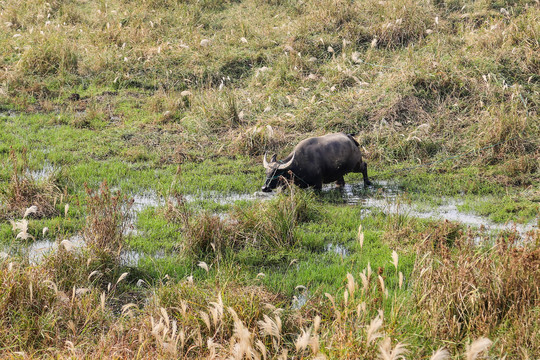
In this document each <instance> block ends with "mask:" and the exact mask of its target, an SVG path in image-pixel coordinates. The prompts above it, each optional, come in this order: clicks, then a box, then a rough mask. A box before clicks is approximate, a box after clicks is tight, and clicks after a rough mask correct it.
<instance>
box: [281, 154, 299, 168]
mask: <svg viewBox="0 0 540 360" xmlns="http://www.w3.org/2000/svg"><path fill="white" fill-rule="evenodd" d="M295 155H296V152H294V153H293V155H292V158H291V160H289V161H287V162H286V163H285V164H281V165H279V166H278V169H279V170H286V169H288V168H289V167H290V166H291V165H292V163H293V161H294V157H295Z"/></svg>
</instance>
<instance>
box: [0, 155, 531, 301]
mask: <svg viewBox="0 0 540 360" xmlns="http://www.w3.org/2000/svg"><path fill="white" fill-rule="evenodd" d="M57 171H58V169H57V168H54V167H53V166H51V165H50V164H46V165H45V166H44V167H43V168H42V169H40V170H32V171H29V172H28V174H29V175H30V176H31V177H32V178H34V179H36V180H37V181H45V180H46V179H47V177H49V176H52V174H54V173H55V172H57ZM261 173H262V171H261ZM280 192H281V191H274V192H272V193H263V192H260V191H255V192H253V193H247V192H244V193H238V192H233V191H229V192H219V191H215V190H210V191H198V192H194V193H189V194H184V195H183V196H182V198H181V199H182V200H183V201H185V203H186V204H188V205H190V206H192V207H194V208H196V209H199V210H201V211H202V210H204V211H210V212H211V213H212V214H214V215H216V216H218V217H219V218H220V219H221V220H223V221H225V222H226V221H229V220H230V216H229V211H231V209H233V208H237V207H240V208H241V207H242V206H247V205H250V204H257V203H263V202H265V201H269V200H272V199H275V198H276V196H278V194H279V193H280ZM285 193H287V191H285ZM314 196H315V199H316V201H317V202H318V203H319V205H320V206H321V207H323V208H325V209H326V210H327V211H328V212H327V213H326V219H325V220H324V221H323V223H322V224H316V223H308V224H305V225H303V226H301V227H300V230H299V238H300V239H301V240H300V244H299V245H298V246H296V247H295V248H293V249H291V251H285V252H282V253H278V254H275V256H276V258H275V259H273V260H272V259H271V260H270V261H268V262H266V261H264V260H261V258H260V256H261V254H257V253H252V254H250V253H249V251H247V252H244V253H241V254H239V259H241V260H242V261H243V262H244V265H246V267H247V268H248V269H249V268H251V270H248V271H247V273H251V274H252V275H254V274H255V272H256V271H257V272H258V274H259V275H260V274H264V278H262V279H259V278H257V277H255V278H256V279H257V280H258V281H259V282H262V283H266V284H267V285H269V286H270V287H271V288H273V289H276V288H277V289H279V290H280V291H284V292H285V293H288V294H290V295H291V296H292V297H291V306H292V307H293V308H299V307H301V306H303V305H305V304H306V303H307V301H308V300H309V298H310V291H309V289H307V288H305V289H304V287H305V285H301V284H308V285H309V284H312V285H313V286H314V287H315V289H318V290H319V291H322V290H321V289H323V290H327V288H328V287H330V288H332V285H331V282H332V281H333V279H334V276H335V271H336V270H337V269H339V271H338V273H339V274H340V276H341V275H344V274H345V273H346V271H350V270H351V267H356V266H358V261H359V260H360V258H361V257H362V256H361V255H360V254H361V253H362V250H363V249H361V248H359V246H358V242H357V238H356V236H355V235H356V234H355V230H356V229H357V227H358V226H360V225H363V228H364V231H366V232H367V234H371V236H372V240H376V241H374V244H373V246H372V248H373V250H376V249H377V248H378V247H380V246H383V247H385V248H387V250H386V252H390V251H391V250H390V248H389V247H388V245H387V244H380V243H379V239H378V237H379V235H377V234H380V232H381V231H383V230H388V226H386V225H384V223H385V222H392V221H396V220H395V219H398V222H401V225H402V226H406V224H407V223H408V222H414V221H424V222H428V223H437V222H451V223H453V224H455V225H456V226H458V227H459V228H461V229H462V231H464V232H471V233H473V234H474V240H475V241H476V242H477V244H478V245H479V246H481V245H487V244H490V243H492V242H493V241H494V240H495V239H496V238H497V237H498V236H499V235H500V234H501V233H503V232H507V233H514V234H517V235H518V236H519V237H520V238H521V241H523V242H527V241H533V240H534V239H535V236H537V235H536V232H537V231H538V225H539V220H538V217H530V216H529V217H524V216H521V217H518V216H511V215H509V217H508V221H505V222H496V221H494V220H492V218H490V216H489V215H482V214H480V213H478V212H475V211H474V206H471V204H472V203H474V202H475V201H476V202H478V203H482V202H489V201H490V198H487V197H485V196H481V197H480V196H479V197H476V198H473V199H471V198H467V199H464V198H457V197H454V198H452V197H439V198H436V199H431V200H430V201H427V200H425V198H423V197H418V196H416V197H415V196H414V194H411V193H409V192H407V191H406V189H405V188H404V187H403V186H402V185H401V184H400V183H399V182H398V181H395V180H379V181H377V180H374V184H373V186H370V187H364V185H363V183H362V182H354V181H352V182H350V183H347V184H346V185H345V186H344V187H342V188H338V187H336V186H335V185H334V184H328V185H325V186H324V187H323V190H322V191H321V192H320V193H314ZM130 198H131V199H132V200H133V201H132V204H131V206H130V209H129V214H130V216H129V220H128V226H127V227H126V229H125V236H126V237H127V239H128V244H129V245H128V247H127V248H125V249H124V250H123V251H122V253H121V255H120V260H121V264H122V265H124V266H126V267H128V268H137V267H141V268H147V269H150V268H153V270H154V271H156V269H157V271H158V272H167V271H171V270H172V271H173V272H174V273H176V276H180V277H187V276H192V275H193V272H197V271H198V270H199V269H197V268H194V267H193V264H191V265H189V266H186V265H187V263H186V262H185V259H181V258H182V256H181V254H179V252H178V249H179V246H178V244H179V243H180V242H181V241H182V231H183V229H182V228H181V227H179V226H175V225H173V226H171V225H170V224H166V223H165V222H164V220H163V219H162V218H160V216H159V215H158V213H159V211H160V209H164V208H165V207H167V206H168V205H173V206H175V205H178V203H177V202H178V198H175V197H172V196H167V195H162V194H159V193H158V192H157V191H155V190H152V191H144V192H139V193H135V194H132V195H131V196H130ZM422 199H424V200H422ZM370 228H371V229H370ZM343 230H345V234H343V233H342V231H343ZM4 233H5V232H4ZM62 239H65V240H68V241H69V242H70V243H71V245H72V246H74V247H75V248H81V247H84V246H85V241H84V238H83V237H82V236H81V234H80V233H79V232H78V231H77V229H73V231H72V232H71V234H70V235H68V234H67V233H66V234H65V236H64V237H60V236H58V235H57V236H56V239H55V238H54V237H53V236H47V235H44V236H43V237H42V238H38V239H36V240H35V241H30V242H26V243H22V244H15V245H14V243H13V242H10V241H7V242H4V248H3V253H9V252H11V253H13V252H17V253H22V254H24V255H25V256H27V257H28V260H29V262H30V263H31V264H36V263H39V262H40V261H42V260H43V259H44V257H45V256H47V255H48V254H50V253H52V252H54V251H57V249H58V247H59V246H63V245H62V244H60V242H61V240H62ZM367 239H368V240H366V247H369V245H368V244H367V242H369V241H370V237H369V236H368V238H367ZM8 244H9V245H8ZM305 250H308V252H307V254H301V252H304V251H305ZM201 260H204V259H201ZM321 261H322V262H324V263H326V265H325V266H324V265H323V266H317V264H320V262H321ZM411 261H412V258H411V257H409V258H407V256H406V257H405V264H407V262H408V263H409V266H410V265H411V263H410V262H411ZM178 263H180V264H181V266H180V267H179V266H178ZM287 263H288V264H287ZM291 264H292V265H291ZM268 272H270V273H269V274H268V276H267V273H268ZM332 273H333V275H329V274H332ZM282 275H285V277H286V278H288V279H287V280H288V283H289V284H290V285H289V288H286V287H284V286H283V284H282V283H280V281H279V279H280V277H281V276H282ZM246 276H247V274H246ZM286 283H287V282H286ZM294 284H296V285H295V286H294V287H293V286H292V285H294ZM298 286H300V288H301V291H299V290H298Z"/></svg>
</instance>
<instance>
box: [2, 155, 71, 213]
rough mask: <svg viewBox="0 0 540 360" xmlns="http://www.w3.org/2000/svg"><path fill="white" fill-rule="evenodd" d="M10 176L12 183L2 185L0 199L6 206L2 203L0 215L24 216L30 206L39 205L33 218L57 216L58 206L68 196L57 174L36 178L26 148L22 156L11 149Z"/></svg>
mask: <svg viewBox="0 0 540 360" xmlns="http://www.w3.org/2000/svg"><path fill="white" fill-rule="evenodd" d="M10 163H11V167H12V170H11V178H10V181H9V183H8V184H7V185H6V186H5V187H2V188H0V199H2V200H3V201H2V202H3V205H4V206H0V218H18V217H22V216H23V214H24V212H25V211H26V209H27V208H29V207H31V206H37V208H38V210H37V212H35V213H34V214H33V217H37V218H46V217H51V216H58V215H60V212H59V211H58V210H57V209H56V206H57V205H60V204H61V203H62V201H63V200H64V198H65V197H66V195H65V192H64V191H62V190H61V188H60V182H59V181H58V179H57V178H56V176H58V174H52V175H50V176H49V177H47V178H45V179H43V180H40V181H38V180H37V179H34V178H33V177H32V175H31V174H30V172H29V169H28V160H27V156H26V149H23V150H22V153H21V159H19V158H18V155H17V153H16V152H15V150H13V149H12V150H11V152H10Z"/></svg>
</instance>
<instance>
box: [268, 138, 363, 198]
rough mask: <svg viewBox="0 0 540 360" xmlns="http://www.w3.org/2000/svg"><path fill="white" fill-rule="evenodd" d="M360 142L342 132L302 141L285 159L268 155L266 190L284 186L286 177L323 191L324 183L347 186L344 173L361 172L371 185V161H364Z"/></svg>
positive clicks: (304, 186) (299, 183)
mask: <svg viewBox="0 0 540 360" xmlns="http://www.w3.org/2000/svg"><path fill="white" fill-rule="evenodd" d="M358 145H359V144H358V142H356V140H354V138H353V137H352V135H348V134H344V133H338V134H328V135H324V136H319V137H312V138H309V139H305V140H302V141H300V143H298V145H296V147H295V148H294V150H293V151H292V152H291V153H290V154H289V156H287V157H286V158H285V159H283V160H281V161H277V160H276V155H274V156H272V159H271V160H270V162H268V161H267V160H266V154H265V155H264V159H263V165H264V167H265V169H266V181H265V183H264V186H263V187H262V191H264V192H270V191H272V189H275V188H276V187H278V186H280V185H281V184H282V182H283V180H284V179H286V180H293V182H294V183H295V184H296V185H298V186H300V187H302V188H306V187H314V188H315V189H318V190H320V189H321V187H322V184H325V183H329V182H333V181H335V182H336V184H337V185H338V186H343V185H344V184H345V180H343V175H345V174H348V173H350V172H361V173H362V175H363V177H364V185H371V182H370V181H369V179H368V174H367V164H366V163H365V162H364V161H362V155H361V154H360V149H359V148H358Z"/></svg>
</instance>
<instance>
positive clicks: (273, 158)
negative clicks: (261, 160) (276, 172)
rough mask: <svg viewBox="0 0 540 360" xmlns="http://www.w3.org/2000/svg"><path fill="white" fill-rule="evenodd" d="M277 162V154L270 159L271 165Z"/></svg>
mask: <svg viewBox="0 0 540 360" xmlns="http://www.w3.org/2000/svg"><path fill="white" fill-rule="evenodd" d="M276 161H277V154H274V155H272V158H271V159H270V162H271V163H274V162H276Z"/></svg>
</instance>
